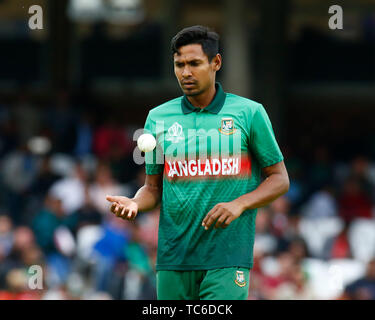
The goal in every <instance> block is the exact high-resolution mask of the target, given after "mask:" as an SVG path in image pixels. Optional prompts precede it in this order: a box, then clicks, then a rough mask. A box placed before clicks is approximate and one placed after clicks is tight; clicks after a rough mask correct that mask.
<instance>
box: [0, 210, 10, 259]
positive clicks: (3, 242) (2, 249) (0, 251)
mask: <svg viewBox="0 0 375 320" xmlns="http://www.w3.org/2000/svg"><path fill="white" fill-rule="evenodd" d="M12 246H13V223H12V220H11V219H10V218H9V217H8V216H7V215H5V214H1V215H0V261H1V260H2V259H4V258H5V257H7V256H8V255H9V253H10V251H11V249H12Z"/></svg>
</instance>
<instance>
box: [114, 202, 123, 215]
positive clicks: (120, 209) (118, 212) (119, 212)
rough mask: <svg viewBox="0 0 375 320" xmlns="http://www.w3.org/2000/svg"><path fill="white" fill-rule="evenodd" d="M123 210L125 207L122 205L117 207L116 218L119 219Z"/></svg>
mask: <svg viewBox="0 0 375 320" xmlns="http://www.w3.org/2000/svg"><path fill="white" fill-rule="evenodd" d="M122 209H123V206H122V205H121V204H117V205H116V209H115V213H116V216H118V217H119V216H120V214H121V211H122Z"/></svg>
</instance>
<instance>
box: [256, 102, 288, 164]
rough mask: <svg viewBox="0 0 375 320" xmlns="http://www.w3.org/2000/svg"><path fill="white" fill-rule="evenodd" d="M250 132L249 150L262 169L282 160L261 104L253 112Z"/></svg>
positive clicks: (270, 125)
mask: <svg viewBox="0 0 375 320" xmlns="http://www.w3.org/2000/svg"><path fill="white" fill-rule="evenodd" d="M250 132H251V134H250V148H251V151H252V152H253V153H254V155H255V157H256V158H257V160H258V161H259V163H260V165H261V167H262V168H264V167H268V166H271V165H273V164H276V163H278V162H280V161H283V160H284V157H283V155H282V153H281V150H280V148H279V145H278V144H277V141H276V138H275V134H274V132H273V129H272V124H271V121H270V119H269V117H268V115H267V112H266V110H265V109H264V107H263V106H262V105H261V104H260V105H258V108H257V109H256V110H255V112H254V115H253V118H252V121H251V128H250Z"/></svg>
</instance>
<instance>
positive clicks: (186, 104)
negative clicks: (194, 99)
mask: <svg viewBox="0 0 375 320" xmlns="http://www.w3.org/2000/svg"><path fill="white" fill-rule="evenodd" d="M215 88H216V94H215V97H214V99H213V100H212V101H211V103H210V104H209V105H208V106H207V107H205V108H204V110H207V111H208V112H211V113H215V114H217V113H219V112H220V110H221V108H222V107H223V105H224V102H225V97H226V94H225V92H224V91H223V88H222V86H221V84H220V83H219V82H216V83H215ZM181 109H182V112H183V113H184V114H188V113H191V112H197V111H200V110H201V108H197V107H194V106H193V105H192V104H191V103H190V101H189V99H188V98H187V96H186V95H184V96H183V98H182V101H181Z"/></svg>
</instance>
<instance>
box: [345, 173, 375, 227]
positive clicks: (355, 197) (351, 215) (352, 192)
mask: <svg viewBox="0 0 375 320" xmlns="http://www.w3.org/2000/svg"><path fill="white" fill-rule="evenodd" d="M338 204H339V215H340V216H341V217H342V218H343V219H344V221H345V222H347V223H350V222H351V221H352V220H353V219H355V218H371V217H372V212H371V210H372V204H371V199H370V197H369V196H368V195H367V194H366V192H364V190H363V189H362V187H361V184H360V182H359V180H358V179H357V178H354V177H353V178H352V177H351V178H349V179H348V180H347V181H346V182H345V183H344V185H343V188H342V192H341V195H340V197H339V200H338Z"/></svg>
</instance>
